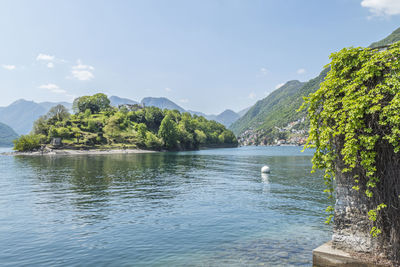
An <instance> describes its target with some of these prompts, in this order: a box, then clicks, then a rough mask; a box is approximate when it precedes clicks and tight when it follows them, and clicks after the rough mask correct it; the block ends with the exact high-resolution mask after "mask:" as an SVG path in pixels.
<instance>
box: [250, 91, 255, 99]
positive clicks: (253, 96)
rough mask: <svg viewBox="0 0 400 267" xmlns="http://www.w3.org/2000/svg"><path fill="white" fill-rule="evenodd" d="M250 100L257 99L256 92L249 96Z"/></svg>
mask: <svg viewBox="0 0 400 267" xmlns="http://www.w3.org/2000/svg"><path fill="white" fill-rule="evenodd" d="M248 98H250V99H254V98H256V94H255V93H254V92H251V93H250V94H249V96H248Z"/></svg>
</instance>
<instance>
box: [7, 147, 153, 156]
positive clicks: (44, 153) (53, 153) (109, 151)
mask: <svg viewBox="0 0 400 267" xmlns="http://www.w3.org/2000/svg"><path fill="white" fill-rule="evenodd" d="M156 152H159V151H153V150H143V149H89V150H74V149H52V150H45V151H31V152H17V151H12V152H3V153H0V155H3V156H58V155H60V156H68V155H112V154H143V153H156Z"/></svg>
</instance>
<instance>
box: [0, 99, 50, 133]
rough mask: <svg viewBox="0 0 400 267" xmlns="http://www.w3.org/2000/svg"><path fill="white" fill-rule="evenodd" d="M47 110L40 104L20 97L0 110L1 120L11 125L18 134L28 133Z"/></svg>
mask: <svg viewBox="0 0 400 267" xmlns="http://www.w3.org/2000/svg"><path fill="white" fill-rule="evenodd" d="M46 112H47V109H46V108H44V107H42V106H41V105H40V104H38V103H35V102H33V101H27V100H24V99H20V100H17V101H15V102H13V103H12V104H11V105H9V106H7V107H4V108H2V109H1V110H0V122H2V123H5V124H7V125H9V126H11V127H12V128H13V129H14V130H15V131H16V132H17V133H18V134H27V133H29V132H30V131H31V129H32V125H33V122H34V121H35V120H36V119H37V118H39V117H40V116H42V115H44V114H46Z"/></svg>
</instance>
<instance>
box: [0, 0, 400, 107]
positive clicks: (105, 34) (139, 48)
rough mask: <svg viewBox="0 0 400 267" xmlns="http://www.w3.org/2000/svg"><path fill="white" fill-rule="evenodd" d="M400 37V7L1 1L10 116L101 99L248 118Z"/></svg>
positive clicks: (395, 3) (369, 1)
mask: <svg viewBox="0 0 400 267" xmlns="http://www.w3.org/2000/svg"><path fill="white" fill-rule="evenodd" d="M398 27H400V1H399V0H334V1H321V0H307V1H299V0H264V1H261V0H252V1H248V0H198V1H194V0H193V1H186V0H168V1H166V0H158V1H155V0H142V1H133V0H132V1H128V0H126V1H118V0H113V1H101V0H95V1H93V0H92V1H90V0H86V1H75V0H59V1H52V0H49V1H41V0H35V1H30V0H29V1H28V0H26V1H21V0H9V1H8V0H3V1H1V3H0V34H1V38H0V40H1V41H0V42H1V43H0V92H1V98H0V106H6V105H9V104H10V103H12V102H13V101H15V100H17V99H21V98H24V99H27V100H33V101H36V102H43V101H68V102H72V101H73V99H74V98H76V97H78V96H82V95H91V94H95V93H97V92H102V93H105V94H107V95H109V96H111V95H117V96H120V97H125V98H130V99H133V100H136V101H140V100H141V99H142V98H144V97H148V96H151V97H167V98H169V99H171V100H172V101H174V102H176V103H177V104H178V105H180V106H182V107H183V108H185V109H190V110H195V111H201V112H205V113H207V114H217V113H220V112H222V111H223V110H225V109H232V110H234V111H239V110H241V109H244V108H246V107H248V106H251V105H253V104H254V103H255V102H256V101H257V100H260V99H262V98H264V97H266V96H267V95H268V94H269V93H271V92H272V91H273V90H275V89H276V88H279V86H280V85H282V84H283V83H285V82H287V81H289V80H300V81H308V80H309V79H311V78H314V77H316V76H317V75H318V74H319V72H320V71H321V70H322V68H323V66H324V65H326V64H327V63H329V55H330V54H331V53H332V52H335V51H338V50H340V49H341V48H343V47H349V46H368V45H369V44H370V43H372V42H374V41H378V40H380V39H382V38H384V37H386V36H387V35H389V34H390V33H391V32H392V31H394V30H395V29H396V28H398Z"/></svg>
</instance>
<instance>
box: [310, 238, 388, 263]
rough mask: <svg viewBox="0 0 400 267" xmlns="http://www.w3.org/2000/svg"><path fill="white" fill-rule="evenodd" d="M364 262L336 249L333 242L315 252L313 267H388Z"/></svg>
mask: <svg viewBox="0 0 400 267" xmlns="http://www.w3.org/2000/svg"><path fill="white" fill-rule="evenodd" d="M388 266H390V265H382V264H376V263H369V262H366V261H363V259H362V258H356V257H354V256H352V255H350V254H349V253H347V252H346V251H343V250H340V249H336V248H334V247H333V246H332V242H327V243H325V244H323V245H322V246H320V247H318V248H316V249H314V250H313V267H388Z"/></svg>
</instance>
